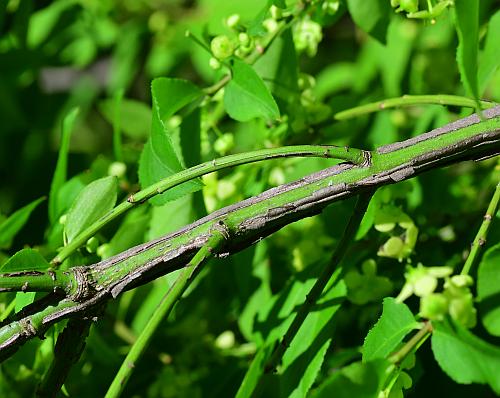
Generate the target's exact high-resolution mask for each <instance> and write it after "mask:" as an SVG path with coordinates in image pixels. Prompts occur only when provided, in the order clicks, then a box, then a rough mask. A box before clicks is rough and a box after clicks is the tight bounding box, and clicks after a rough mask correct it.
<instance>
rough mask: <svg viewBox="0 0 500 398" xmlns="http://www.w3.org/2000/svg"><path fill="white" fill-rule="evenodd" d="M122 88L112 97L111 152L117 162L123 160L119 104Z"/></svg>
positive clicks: (121, 98)
mask: <svg viewBox="0 0 500 398" xmlns="http://www.w3.org/2000/svg"><path fill="white" fill-rule="evenodd" d="M123 94H124V92H123V89H120V90H118V91H117V92H116V93H115V95H114V99H113V154H114V155H115V159H116V160H117V161H119V162H122V161H123V151H122V133H121V115H120V111H121V106H122V102H123Z"/></svg>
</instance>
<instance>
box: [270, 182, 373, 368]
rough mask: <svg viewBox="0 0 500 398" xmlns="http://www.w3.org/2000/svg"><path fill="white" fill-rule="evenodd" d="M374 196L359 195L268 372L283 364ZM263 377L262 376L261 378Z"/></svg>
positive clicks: (369, 193) (272, 359)
mask: <svg viewBox="0 0 500 398" xmlns="http://www.w3.org/2000/svg"><path fill="white" fill-rule="evenodd" d="M372 195H373V191H368V192H367V193H362V194H361V195H359V197H358V200H357V202H356V206H355V207H354V210H353V213H352V215H351V218H350V219H349V222H348V223H347V226H346V228H345V230H344V233H343V234H342V238H341V239H340V241H339V243H338V245H337V248H336V249H335V251H334V253H333V256H332V258H331V260H330V261H329V263H328V265H327V266H326V267H325V269H324V270H323V272H322V273H321V275H320V276H319V278H318V279H317V281H316V282H315V284H314V286H313V287H312V288H311V290H310V291H309V293H308V294H307V296H306V300H305V301H304V303H303V304H302V305H301V306H300V308H299V309H298V311H297V315H296V316H295V318H294V319H293V321H292V323H291V324H290V326H289V328H288V330H287V331H286V333H285V335H284V336H283V339H282V340H281V341H280V343H279V345H278V346H277V348H276V349H275V350H274V352H273V354H272V355H271V358H270V359H269V361H268V362H267V363H266V366H265V370H266V372H268V373H269V372H273V371H274V370H275V369H276V367H277V366H278V365H279V363H280V362H281V359H282V358H283V354H284V353H285V351H286V350H287V348H288V347H289V346H290V344H291V343H292V341H293V339H294V337H295V336H296V334H297V332H298V331H299V329H300V327H301V326H302V324H303V323H304V321H305V319H306V317H307V315H308V314H309V313H310V312H311V308H312V307H313V306H314V305H315V304H316V302H317V301H318V299H319V298H320V296H321V294H322V293H323V290H324V289H325V286H326V285H327V284H328V282H329V281H330V279H331V278H332V275H333V273H334V272H335V269H336V268H337V267H338V266H339V264H340V263H341V261H342V259H343V258H344V255H345V253H346V252H347V248H348V247H349V244H350V243H351V242H352V241H353V240H354V236H355V235H356V232H357V231H358V227H359V224H360V223H361V220H362V219H363V216H364V215H365V211H366V209H367V207H368V204H369V203H370V199H371V197H372ZM261 377H262V376H261Z"/></svg>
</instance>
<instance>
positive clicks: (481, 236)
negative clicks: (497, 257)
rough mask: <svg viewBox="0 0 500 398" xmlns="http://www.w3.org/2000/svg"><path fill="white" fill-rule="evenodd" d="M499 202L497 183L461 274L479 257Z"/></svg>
mask: <svg viewBox="0 0 500 398" xmlns="http://www.w3.org/2000/svg"><path fill="white" fill-rule="evenodd" d="M499 203H500V183H498V184H497V186H496V188H495V192H494V193H493V197H492V198H491V201H490V204H489V206H488V209H487V210H486V214H485V215H484V218H483V222H482V223H481V226H480V227H479V231H478V232H477V235H476V237H475V238H474V241H473V242H472V246H471V249H470V253H469V255H468V256H467V260H466V261H465V264H464V267H463V268H462V272H460V274H461V275H468V274H469V272H470V270H471V268H472V266H473V265H474V264H475V263H476V261H477V260H478V258H479V253H480V252H481V249H482V248H483V247H484V245H485V244H486V238H487V237H488V232H489V230H490V226H491V220H492V219H493V217H495V215H496V214H497V212H498V207H499Z"/></svg>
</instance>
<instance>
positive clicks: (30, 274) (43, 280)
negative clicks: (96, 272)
mask: <svg viewBox="0 0 500 398" xmlns="http://www.w3.org/2000/svg"><path fill="white" fill-rule="evenodd" d="M74 286H76V280H75V278H74V275H73V273H71V272H61V271H48V272H38V271H21V272H13V273H7V274H0V292H53V291H54V290H60V291H64V292H66V293H67V294H71V291H72V289H73V287H74Z"/></svg>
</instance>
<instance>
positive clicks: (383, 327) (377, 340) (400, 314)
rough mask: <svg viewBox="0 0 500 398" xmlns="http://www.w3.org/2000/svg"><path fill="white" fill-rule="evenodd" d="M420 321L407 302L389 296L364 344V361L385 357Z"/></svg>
mask: <svg viewBox="0 0 500 398" xmlns="http://www.w3.org/2000/svg"><path fill="white" fill-rule="evenodd" d="M418 327H419V323H418V322H417V321H415V317H414V316H413V314H412V313H411V311H410V309H409V308H408V307H407V306H406V304H403V303H398V302H397V301H396V300H395V299H394V298H392V297H387V298H385V299H384V302H383V309H382V316H381V317H380V318H379V320H378V321H377V323H376V324H375V326H374V327H373V328H372V329H371V330H370V332H369V333H368V335H367V336H366V338H365V342H364V344H363V362H368V361H371V360H373V359H377V358H385V357H387V356H388V355H389V354H391V353H392V352H393V351H394V350H395V349H396V348H397V346H398V345H399V344H400V343H401V341H403V339H404V337H405V336H406V335H407V334H408V333H409V332H410V331H411V330H413V329H418Z"/></svg>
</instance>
